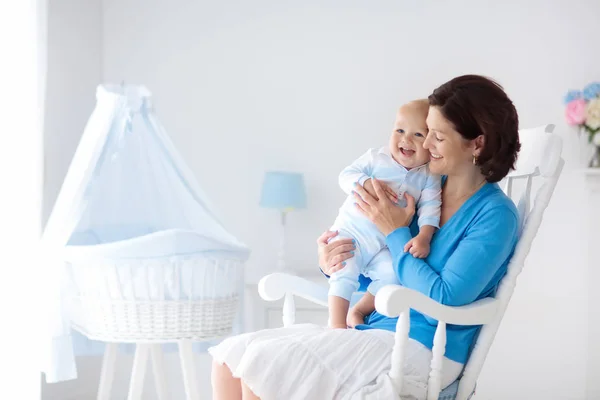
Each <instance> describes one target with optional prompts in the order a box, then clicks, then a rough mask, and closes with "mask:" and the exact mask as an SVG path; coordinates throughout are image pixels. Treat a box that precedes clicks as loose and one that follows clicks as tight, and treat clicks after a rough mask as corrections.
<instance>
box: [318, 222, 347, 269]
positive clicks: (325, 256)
mask: <svg viewBox="0 0 600 400" xmlns="http://www.w3.org/2000/svg"><path fill="white" fill-rule="evenodd" d="M337 235H338V233H337V232H332V231H327V232H325V233H323V234H322V235H321V236H319V238H318V239H317V246H318V247H319V267H321V270H322V271H323V272H324V273H325V275H329V276H331V274H333V273H334V272H336V271H339V270H340V269H342V268H344V266H345V265H346V263H345V262H344V261H345V260H347V259H349V258H352V257H354V252H353V251H354V249H356V246H355V245H354V241H353V240H352V239H340V240H336V241H334V242H331V243H329V240H330V239H331V238H334V237H336V236H337Z"/></svg>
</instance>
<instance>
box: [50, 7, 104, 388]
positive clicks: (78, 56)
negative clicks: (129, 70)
mask: <svg viewBox="0 0 600 400" xmlns="http://www.w3.org/2000/svg"><path fill="white" fill-rule="evenodd" d="M101 36H102V8H101V1H100V0H85V1H81V0H50V1H49V4H48V88H47V100H46V121H45V124H46V126H45V135H44V158H45V160H44V203H43V204H44V210H43V217H44V221H46V220H47V218H48V216H49V214H50V212H51V210H52V206H53V204H54V201H55V199H56V196H57V195H58V191H59V189H60V186H61V184H62V181H63V179H64V176H65V174H66V172H67V168H68V167H69V163H70V162H71V157H72V156H73V153H74V152H75V148H76V147H77V143H78V142H79V138H80V137H81V133H82V132H83V128H84V127H85V124H86V122H87V119H88V117H89V115H90V113H91V112H92V110H93V108H94V105H95V101H96V99H95V87H96V85H97V84H98V83H99V82H101V75H102V70H101V68H102V62H101V40H102V37H101ZM86 361H87V360H78V367H79V374H80V379H78V380H76V381H69V382H63V383H58V384H53V385H46V384H45V383H43V386H42V396H43V399H44V400H71V399H72V400H83V399H86V398H87V397H86V396H87V395H88V394H89V393H90V388H91V390H94V387H93V386H92V385H93V382H94V381H93V380H94V379H97V375H98V368H97V367H95V366H93V364H92V365H90V364H89V363H88V362H86Z"/></svg>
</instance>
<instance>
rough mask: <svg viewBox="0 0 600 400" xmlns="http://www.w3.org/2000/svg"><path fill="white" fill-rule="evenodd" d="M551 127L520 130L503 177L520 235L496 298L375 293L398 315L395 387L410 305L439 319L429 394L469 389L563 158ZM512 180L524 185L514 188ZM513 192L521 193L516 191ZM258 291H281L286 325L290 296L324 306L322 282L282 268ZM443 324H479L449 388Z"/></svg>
mask: <svg viewBox="0 0 600 400" xmlns="http://www.w3.org/2000/svg"><path fill="white" fill-rule="evenodd" d="M553 130H554V125H546V126H541V127H537V128H533V129H527V130H521V131H520V132H519V134H520V140H521V143H522V146H521V151H520V153H519V158H518V160H517V165H516V167H515V170H514V171H512V172H511V173H510V174H509V175H508V177H507V178H506V179H505V180H504V181H503V183H504V186H503V187H504V191H505V193H506V194H507V195H508V196H510V197H511V198H512V199H513V201H515V200H516V204H517V207H518V210H519V219H520V224H521V225H520V227H521V230H520V240H519V242H518V244H517V247H516V250H515V252H514V254H513V257H512V259H511V261H510V264H509V266H508V271H507V273H506V275H505V276H504V278H503V279H502V281H501V282H500V285H499V288H498V291H497V294H496V297H495V298H485V299H481V300H479V301H476V302H474V303H472V304H468V305H465V306H462V307H449V306H445V305H442V304H440V303H437V302H436V301H434V300H432V299H431V298H429V297H427V296H425V295H423V294H421V293H419V292H417V291H414V290H411V289H408V288H405V287H402V286H398V285H389V286H386V287H384V288H383V289H381V291H380V292H379V293H378V294H377V296H376V298H375V305H376V308H377V311H378V312H380V313H381V314H384V315H386V316H388V317H398V316H399V318H398V323H397V326H396V335H395V345H394V349H393V351H392V367H391V370H390V372H389V375H390V378H391V379H392V382H393V383H394V386H395V387H396V389H397V391H398V392H400V389H401V387H402V379H403V376H402V362H403V358H404V349H405V346H406V343H407V341H408V332H409V329H410V321H409V310H410V309H411V308H412V309H415V310H417V311H419V312H421V313H423V314H426V315H428V316H430V317H432V318H434V319H436V320H438V321H439V322H438V325H437V329H436V332H435V337H434V341H433V350H432V352H433V359H432V361H431V372H430V375H429V381H428V393H427V399H428V400H436V399H438V400H455V399H456V400H467V399H469V398H471V396H472V395H473V393H474V390H475V385H476V381H477V378H478V376H479V373H480V371H481V368H482V366H483V363H484V361H485V359H486V356H487V354H488V351H489V349H490V347H491V345H492V342H493V340H494V337H495V335H496V332H497V330H498V327H499V325H500V322H501V321H502V318H503V316H504V312H505V310H506V307H507V305H508V302H509V301H510V298H511V296H512V294H513V291H514V288H515V285H516V280H517V277H518V275H519V273H520V272H521V270H522V269H523V265H524V262H525V259H526V257H527V255H528V253H529V250H530V248H531V244H532V242H533V239H534V237H535V236H536V234H537V231H538V228H539V226H540V224H541V222H542V218H543V216H544V211H545V210H546V207H547V206H548V203H549V201H550V198H551V197H552V194H553V192H554V188H555V186H556V183H557V181H558V178H559V176H560V173H561V171H562V168H563V165H564V160H563V159H562V158H561V152H562V140H561V139H560V137H559V136H558V135H556V134H554V133H552V131H553ZM538 182H539V184H538ZM534 183H535V186H536V187H537V190H534V192H535V195H534V196H533V199H534V201H533V207H531V202H530V199H531V198H532V187H533V186H534ZM516 186H519V187H520V188H521V189H522V190H520V191H519V190H516ZM516 192H519V193H520V194H519V195H517V194H516ZM259 292H260V295H261V297H262V298H263V299H265V300H269V301H275V300H279V299H281V298H283V297H285V300H284V306H283V324H284V326H289V325H292V324H293V323H294V314H295V306H294V296H299V297H302V298H304V299H307V300H310V301H313V302H315V303H317V304H320V305H323V306H325V307H326V306H327V287H326V286H319V285H316V284H314V283H313V282H310V281H308V280H306V279H303V278H300V277H297V276H293V275H288V274H282V273H275V274H271V275H267V276H265V277H264V278H262V280H261V281H260V284H259ZM446 324H456V325H482V327H481V330H480V332H479V335H478V337H477V341H476V343H475V346H474V347H473V350H472V352H471V355H470V358H469V360H468V362H467V364H466V365H465V368H464V370H463V373H462V375H461V377H460V378H459V379H457V380H456V381H455V382H454V383H452V384H451V385H450V386H448V387H447V388H442V387H441V372H442V371H441V368H442V359H443V357H444V352H445V347H446ZM442 389H443V390H442Z"/></svg>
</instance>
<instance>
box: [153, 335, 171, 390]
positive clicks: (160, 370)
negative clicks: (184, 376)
mask: <svg viewBox="0 0 600 400" xmlns="http://www.w3.org/2000/svg"><path fill="white" fill-rule="evenodd" d="M150 359H151V360H152V372H153V374H154V382H155V385H156V393H157V395H158V400H169V391H168V388H167V376H166V375H165V364H164V358H163V352H162V346H161V345H160V344H153V345H151V347H150Z"/></svg>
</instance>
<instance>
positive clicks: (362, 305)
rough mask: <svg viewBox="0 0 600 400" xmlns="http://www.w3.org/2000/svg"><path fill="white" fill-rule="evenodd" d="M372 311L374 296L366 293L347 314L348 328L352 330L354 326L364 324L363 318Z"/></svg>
mask: <svg viewBox="0 0 600 400" xmlns="http://www.w3.org/2000/svg"><path fill="white" fill-rule="evenodd" d="M374 310H375V296H373V295H372V294H371V293H369V292H366V293H365V294H364V296H363V297H361V299H360V300H359V301H358V302H357V303H356V304H355V305H354V307H352V309H351V310H350V312H349V313H348V321H347V323H348V326H349V327H352V328H354V327H355V326H356V325H360V324H364V323H365V317H366V316H367V315H369V314H371V313H372V312H373V311H374Z"/></svg>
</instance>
